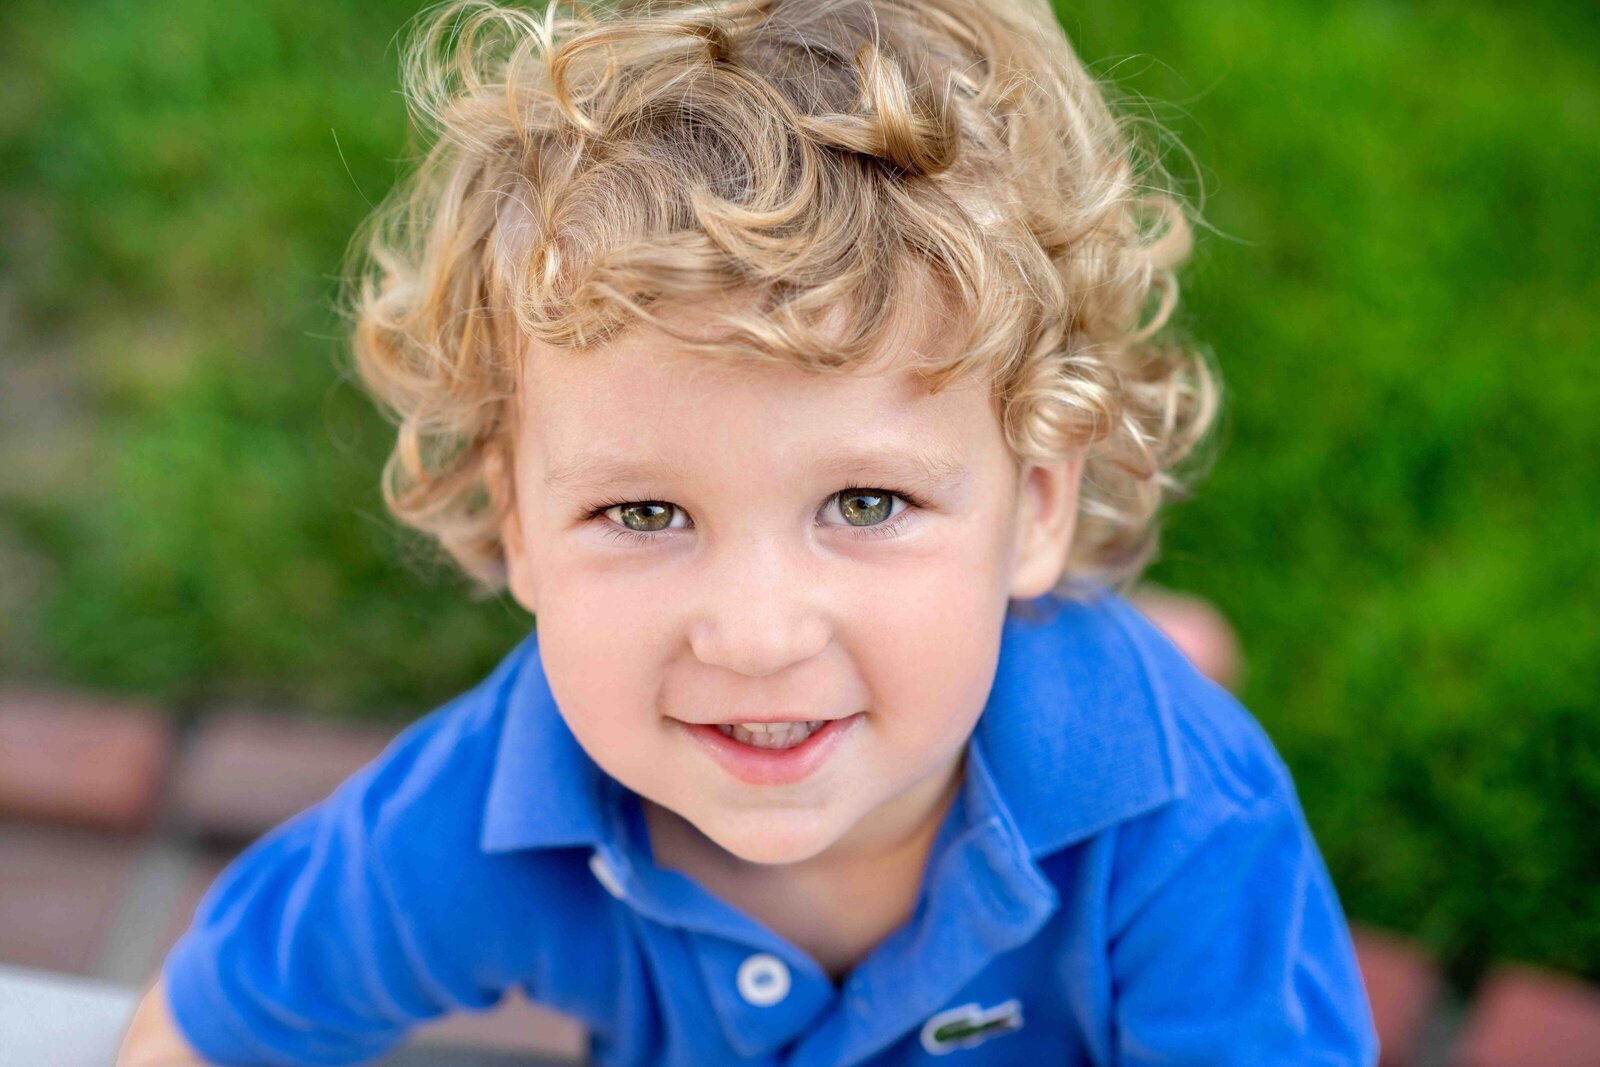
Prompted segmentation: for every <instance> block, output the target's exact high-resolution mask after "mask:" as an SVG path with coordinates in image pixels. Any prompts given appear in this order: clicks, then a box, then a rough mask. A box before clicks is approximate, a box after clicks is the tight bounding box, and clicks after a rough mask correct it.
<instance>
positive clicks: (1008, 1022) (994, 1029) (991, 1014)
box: [922, 1000, 1022, 1056]
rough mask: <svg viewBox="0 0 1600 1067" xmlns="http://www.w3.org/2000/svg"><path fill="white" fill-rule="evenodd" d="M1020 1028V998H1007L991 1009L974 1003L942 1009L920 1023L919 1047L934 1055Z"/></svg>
mask: <svg viewBox="0 0 1600 1067" xmlns="http://www.w3.org/2000/svg"><path fill="white" fill-rule="evenodd" d="M1020 1029H1022V1001H1020V1000H1008V1001H1006V1002H1005V1003H1004V1004H996V1005H995V1006H994V1007H992V1008H980V1007H978V1005H977V1004H976V1003H975V1002H974V1003H972V1004H963V1005H961V1007H959V1008H951V1009H950V1010H949V1011H941V1012H940V1013H939V1014H938V1015H935V1016H934V1017H933V1018H931V1019H929V1020H928V1021H927V1022H925V1023H923V1024H922V1047H923V1048H925V1049H927V1050H928V1051H929V1052H930V1053H932V1054H933V1055H935V1056H942V1055H944V1054H945V1053H946V1052H954V1051H955V1050H956V1049H958V1048H972V1047H973V1046H974V1045H981V1044H983V1043H984V1042H985V1041H987V1040H989V1039H990V1038H991V1037H999V1036H1000V1035H1001V1034H1009V1033H1010V1032H1011V1031H1013V1030H1020Z"/></svg>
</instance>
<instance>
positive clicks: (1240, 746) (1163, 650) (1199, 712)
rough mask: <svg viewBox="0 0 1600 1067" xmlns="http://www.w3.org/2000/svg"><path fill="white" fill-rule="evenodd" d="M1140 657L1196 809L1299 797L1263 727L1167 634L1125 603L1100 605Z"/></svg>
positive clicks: (1140, 670)
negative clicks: (1292, 795)
mask: <svg viewBox="0 0 1600 1067" xmlns="http://www.w3.org/2000/svg"><path fill="white" fill-rule="evenodd" d="M1094 608H1095V610H1097V611H1098V612H1099V613H1100V614H1101V615H1102V616H1103V618H1104V619H1105V620H1106V623H1107V625H1109V626H1112V627H1115V628H1116V630H1117V631H1118V632H1119V633H1120V635H1121V636H1122V639H1123V640H1125V641H1126V642H1127V644H1128V646H1129V647H1130V649H1131V650H1132V651H1133V652H1134V656H1133V658H1132V660H1131V662H1132V663H1133V664H1134V666H1135V670H1136V672H1137V674H1138V676H1139V680H1140V684H1141V686H1142V688H1143V689H1144V690H1145V692H1146V693H1147V694H1148V699H1149V700H1150V701H1151V703H1152V704H1153V705H1155V708H1154V713H1156V714H1158V715H1160V716H1162V717H1163V718H1165V719H1166V720H1167V721H1168V722H1169V723H1170V731H1169V733H1170V737H1171V740H1172V743H1173V744H1174V746H1175V748H1176V749H1177V754H1178V757H1179V759H1180V760H1181V762H1182V764H1183V768H1184V772H1183V776H1182V777H1183V789H1182V792H1183V793H1184V794H1185V796H1186V797H1187V798H1189V799H1190V802H1191V803H1195V802H1201V801H1204V802H1210V803H1216V804H1222V805H1230V804H1231V805H1234V806H1238V807H1250V806H1253V805H1255V804H1256V803H1258V802H1259V801H1261V800H1262V799H1264V798H1269V797H1273V796H1283V795H1284V794H1285V793H1292V792H1293V788H1294V787H1293V784H1292V781H1291V779H1290V775H1289V770H1288V767H1287V766H1286V765H1285V764H1284V762H1283V759H1282V758H1281V757H1280V755H1279V754H1278V751H1277V748H1276V747H1275V746H1274V745H1273V743H1272V740H1271V739H1270V738H1269V737H1268V735H1267V732H1266V730H1264V729H1263V728H1262V726H1261V724H1260V722H1259V721H1257V719H1256V718H1255V716H1254V715H1252V714H1251V713H1250V712H1249V710H1248V709H1246V708H1245V706H1244V705H1243V704H1241V703H1240V702H1239V700H1238V699H1237V698H1236V697H1235V696H1234V695H1233V694H1232V693H1230V692H1229V691H1228V690H1226V689H1224V688H1223V687H1222V686H1220V685H1218V684H1217V683H1215V682H1213V681H1212V680H1211V679H1209V678H1207V677H1206V676H1205V675H1203V674H1201V673H1200V671H1199V670H1198V669H1196V668H1195V666H1194V665H1193V664H1191V663H1190V662H1189V660H1188V659H1187V658H1186V657H1185V656H1184V655H1183V653H1182V652H1180V651H1179V650H1178V649H1177V647H1176V646H1174V645H1173V644H1172V642H1171V641H1170V640H1168V639H1167V637H1166V635H1165V634H1163V633H1162V632H1161V631H1160V630H1159V629H1157V628H1156V627H1155V625H1154V624H1153V623H1151V622H1150V621H1149V620H1148V619H1146V618H1145V617H1144V616H1143V615H1141V614H1140V613H1139V612H1138V611H1137V610H1136V609H1135V608H1134V607H1133V606H1132V605H1130V604H1129V603H1128V602H1127V601H1125V600H1123V599H1121V598H1120V597H1114V596H1109V595H1108V596H1105V597H1103V598H1101V599H1100V600H1099V601H1097V602H1096V603H1095V604H1094Z"/></svg>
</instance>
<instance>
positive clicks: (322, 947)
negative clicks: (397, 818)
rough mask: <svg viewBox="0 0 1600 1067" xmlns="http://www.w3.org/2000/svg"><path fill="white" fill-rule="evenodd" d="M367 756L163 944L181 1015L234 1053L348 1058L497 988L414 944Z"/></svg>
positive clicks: (258, 846)
mask: <svg viewBox="0 0 1600 1067" xmlns="http://www.w3.org/2000/svg"><path fill="white" fill-rule="evenodd" d="M378 770H380V767H378V766H376V765H374V766H369V767H368V768H366V770H364V771H363V772H361V773H358V774H357V775H356V776H355V777H353V778H351V779H350V780H348V781H346V782H345V783H344V784H343V785H342V786H341V787H340V788H339V789H338V790H336V791H335V792H334V794H333V795H332V796H330V797H329V798H328V799H327V800H325V801H323V802H322V803H321V804H319V805H317V806H315V807H312V808H310V809H308V810H306V811H304V812H302V813H301V814H299V815H298V816H296V817H295V818H293V819H291V820H289V821H288V822H286V823H284V824H282V825H280V826H278V827H277V828H276V829H274V830H272V831H271V832H269V833H268V834H267V835H265V836H264V837H262V838H261V839H259V840H258V841H257V842H256V843H255V844H254V845H252V846H251V847H250V848H249V849H247V850H246V851H245V852H244V853H243V854H242V855H240V856H239V857H238V858H237V859H236V860H235V861H234V862H233V863H232V865H230V866H229V867H228V868H227V869H226V870H225V871H224V872H223V874H222V876H221V877H220V878H219V879H218V880H217V882H216V883H215V884H214V885H213V886H212V887H211V889H210V891H209V892H208V893H207V894H206V896H205V898H204V899H203V900H202V902H201V904H200V907H199V909H198V910H197V912H196V915H195V918H194V921H193V923H192V925H191V926H190V928H189V929H188V931H187V932H186V933H185V934H184V936H183V937H182V938H181V939H180V940H179V942H178V943H177V945H175V946H174V948H173V949H172V951H171V953H170V954H169V955H168V957H167V959H166V963H165V967H164V974H165V978H166V981H167V987H168V998H169V1001H170V1006H171V1009H172V1013H173V1016H174V1019H175V1020H176V1022H177V1024H178V1027H179V1028H180V1029H181V1030H182V1031H183V1033H184V1034H185V1036H186V1037H187V1038H188V1040H189V1042H190V1043H191V1044H192V1045H193V1046H194V1047H195V1049H196V1050H197V1051H199V1052H200V1053H201V1054H202V1055H203V1056H205V1057H206V1058H207V1059H209V1060H212V1061H214V1062H216V1063H219V1064H228V1065H242V1064H252V1065H263V1067H278V1065H304V1064H348V1063H355V1062H359V1061H362V1060H366V1059H370V1058H372V1057H375V1056H378V1055H380V1054H381V1053H383V1052H385V1051H387V1050H389V1049H390V1048H391V1047H393V1046H394V1045H396V1044H397V1043H399V1042H400V1041H401V1040H402V1039H403V1038H404V1036H405V1033H406V1031H407V1030H408V1029H409V1028H410V1027H411V1026H412V1025H414V1024H415V1023H417V1022H420V1021H422V1020H424V1019H427V1018H430V1017H433V1016H436V1015H439V1014H441V1013H443V1012H445V1011H447V1010H451V1009H455V1008H485V1007H488V1006H490V1005H491V1004H493V1003H494V1002H495V1001H496V1000H498V999H499V995H500V993H501V990H497V989H493V988H486V987H485V986H483V985H482V984H480V983H478V982H476V981H475V980H474V979H473V976H472V975H471V973H470V971H468V970H464V969H461V968H451V967H449V966H444V965H441V964H439V963H435V962H434V961H433V960H431V959H429V958H424V955H423V954H422V953H420V952H419V951H418V947H417V946H418V944H419V941H418V939H417V938H416V937H415V936H413V932H412V931H410V930H409V929H408V923H407V918H408V916H409V915H410V914H411V912H410V910H409V909H407V910H406V911H404V912H402V910H401V909H398V908H397V907H396V905H395V900H396V896H395V893H394V891H393V887H392V886H391V885H390V882H389V876H388V874H386V872H385V869H384V867H383V865H382V864H381V863H379V862H378V861H377V857H376V850H375V849H374V848H373V847H372V841H371V833H370V828H369V812H370V811H371V809H372V808H373V807H376V802H375V799H374V797H373V796H372V791H371V789H370V785H371V783H372V781H373V779H374V777H375V776H376V772H377V771H378Z"/></svg>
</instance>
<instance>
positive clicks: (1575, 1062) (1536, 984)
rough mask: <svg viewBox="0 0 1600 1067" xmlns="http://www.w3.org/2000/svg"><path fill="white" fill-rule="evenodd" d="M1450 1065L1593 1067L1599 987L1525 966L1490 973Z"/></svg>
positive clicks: (1599, 1053) (1598, 1049)
mask: <svg viewBox="0 0 1600 1067" xmlns="http://www.w3.org/2000/svg"><path fill="white" fill-rule="evenodd" d="M1454 1063H1455V1065H1456V1067H1594V1065H1595V1064H1597V1063H1600V989H1597V988H1596V987H1594V986H1592V985H1588V984H1586V983H1584V982H1580V981H1578V980H1577V979H1575V978H1568V977H1566V976H1564V975H1560V974H1556V973H1554V972H1552V971H1545V970H1540V969H1537V968H1534V967H1525V966H1502V967H1498V968H1496V969H1495V970H1493V971H1491V972H1490V973H1489V975H1488V976H1487V977H1485V978H1484V980H1483V983H1482V984H1481V985H1480V986H1479V988H1478V993H1477V996H1476V997H1474V998H1473V1003H1472V1009H1471V1013H1470V1014H1469V1016H1468V1018H1467V1025H1466V1029H1465V1030H1464V1031H1463V1033H1462V1036H1461V1042H1460V1044H1459V1045H1458V1046H1457V1048H1456V1056H1455V1060H1454Z"/></svg>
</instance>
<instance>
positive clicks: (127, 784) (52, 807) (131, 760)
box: [0, 689, 173, 831]
mask: <svg viewBox="0 0 1600 1067" xmlns="http://www.w3.org/2000/svg"><path fill="white" fill-rule="evenodd" d="M172 747H173V729H172V725H171V723H170V722H168V720H167V718H166V716H164V715H162V714H161V713H160V712H159V711H157V710H155V709H153V708H148V707H143V706H140V705H136V704H129V703H124V702H119V701H113V700H106V699H102V698H99V697H96V696H93V695H91V694H87V693H80V692H71V691H67V690H48V689H4V690H0V815H7V816H12V817H17V818H23V819H29V820H36V821H47V822H60V823H69V824H75V825H79V826H88V827H97V828H102V829H107V830H122V831H135V830H141V829H144V828H146V827H148V826H149V825H150V824H151V823H152V821H153V820H154V817H155V813H156V808H157V804H158V802H159V799H160V796H161V788H162V784H163V780H164V778H165V775H166V771H167V765H168V762H169V760H170V759H171V755H172Z"/></svg>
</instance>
